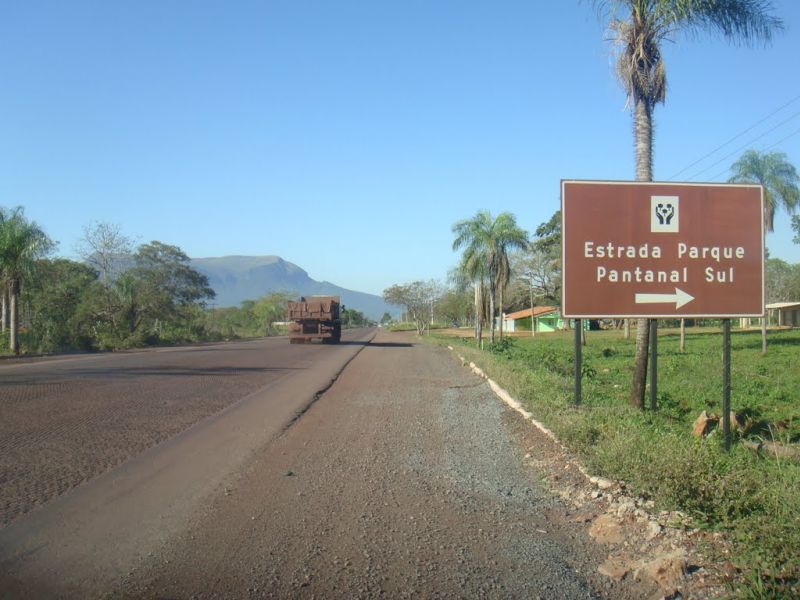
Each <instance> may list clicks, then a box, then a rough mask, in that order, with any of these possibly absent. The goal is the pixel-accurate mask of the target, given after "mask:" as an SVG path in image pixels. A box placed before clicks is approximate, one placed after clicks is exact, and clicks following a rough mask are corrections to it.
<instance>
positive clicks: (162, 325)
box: [0, 207, 369, 354]
mask: <svg viewBox="0 0 800 600" xmlns="http://www.w3.org/2000/svg"><path fill="white" fill-rule="evenodd" d="M55 247H56V244H55V243H54V242H53V241H52V240H51V239H50V238H49V237H48V236H47V234H46V233H45V232H44V230H43V229H42V228H41V227H40V226H39V225H38V224H37V223H36V222H35V221H32V220H30V219H28V218H27V217H26V215H25V211H24V209H23V208H21V207H17V208H13V209H6V208H2V207H0V343H2V347H4V348H8V350H9V351H10V352H11V353H14V354H19V353H20V352H30V353H47V352H61V351H69V350H85V351H99V350H118V349H124V348H134V347H141V346H150V345H160V344H178V343H187V342H196V341H216V340H223V339H232V338H239V337H256V336H264V335H275V334H279V333H283V332H284V331H283V329H282V327H281V326H280V325H278V324H277V323H280V322H282V321H284V320H285V318H286V302H287V300H289V299H290V298H291V297H292V296H291V294H289V293H288V292H275V293H269V294H266V295H265V296H264V297H262V298H259V299H256V300H246V301H244V302H243V303H242V304H241V305H240V306H239V307H229V308H210V307H209V306H208V303H209V302H210V301H212V300H213V299H214V296H215V293H214V290H213V289H212V288H211V286H210V285H209V281H208V278H207V277H206V276H205V275H203V274H202V273H200V272H198V271H196V270H195V269H193V268H192V267H191V264H190V259H189V257H188V256H187V255H186V254H185V253H184V252H183V250H181V249H180V248H179V247H177V246H173V245H170V244H166V243H164V242H160V241H155V240H154V241H151V242H148V243H143V244H139V245H135V244H134V243H133V241H132V240H131V239H130V238H129V237H127V236H125V235H124V234H123V233H122V232H121V231H120V228H119V226H117V225H112V224H107V223H95V224H93V225H90V226H87V227H86V228H85V229H84V234H83V237H82V239H81V241H80V244H79V246H78V248H77V253H78V255H79V256H80V258H81V260H80V261H77V260H70V259H66V258H51V257H50V255H51V254H52V252H53V250H54V249H55ZM343 318H344V319H346V325H352V326H363V325H364V324H366V323H368V322H369V319H367V318H366V317H365V316H364V315H363V314H362V313H360V312H359V311H355V310H352V309H347V310H346V311H345V314H344V315H343ZM0 351H1V350H0Z"/></svg>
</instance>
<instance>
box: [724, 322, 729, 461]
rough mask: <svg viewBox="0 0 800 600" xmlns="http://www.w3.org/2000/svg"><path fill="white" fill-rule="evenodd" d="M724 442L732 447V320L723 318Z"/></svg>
mask: <svg viewBox="0 0 800 600" xmlns="http://www.w3.org/2000/svg"><path fill="white" fill-rule="evenodd" d="M722 444H723V446H724V447H725V450H726V451H727V450H730V448H731V320H730V319H722Z"/></svg>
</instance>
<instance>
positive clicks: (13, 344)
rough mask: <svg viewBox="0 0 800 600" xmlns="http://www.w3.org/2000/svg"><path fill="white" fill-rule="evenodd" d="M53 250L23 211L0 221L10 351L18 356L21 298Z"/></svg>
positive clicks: (0, 260)
mask: <svg viewBox="0 0 800 600" xmlns="http://www.w3.org/2000/svg"><path fill="white" fill-rule="evenodd" d="M52 247H53V243H52V242H51V241H50V238H48V237H47V235H46V234H45V233H44V232H43V231H42V230H41V229H40V228H39V226H38V225H37V224H36V223H34V222H33V221H28V220H27V219H26V218H25V215H24V212H23V210H22V208H21V207H18V208H16V209H14V210H12V211H7V212H6V214H5V215H4V218H3V219H2V221H0V273H2V278H3V281H4V282H5V286H4V287H5V289H6V290H7V293H8V303H9V307H8V312H9V349H10V350H11V351H12V352H13V353H14V354H19V294H20V289H21V287H22V282H23V281H24V280H25V279H27V278H28V277H29V275H30V274H31V272H32V271H33V269H34V266H35V263H36V260H37V259H39V258H41V257H42V256H44V255H45V254H47V253H48V252H49V251H50V249H51V248H52Z"/></svg>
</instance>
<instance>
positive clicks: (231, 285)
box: [191, 256, 397, 320]
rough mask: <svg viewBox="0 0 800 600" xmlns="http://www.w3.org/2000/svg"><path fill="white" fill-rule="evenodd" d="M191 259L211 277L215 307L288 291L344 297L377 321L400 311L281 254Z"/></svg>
mask: <svg viewBox="0 0 800 600" xmlns="http://www.w3.org/2000/svg"><path fill="white" fill-rule="evenodd" d="M191 261H192V267H193V268H194V269H196V270H198V271H200V272H201V273H203V274H204V275H205V276H206V277H208V281H209V283H210V284H211V287H212V288H214V291H215V292H216V293H217V297H216V298H215V299H214V305H215V306H219V307H223V306H239V304H241V303H242V301H244V300H256V299H257V298H260V297H261V296H264V295H265V294H268V293H270V292H279V291H287V292H292V293H294V294H297V295H298V296H313V295H329V296H340V297H341V300H342V303H343V304H344V305H345V306H346V307H347V308H353V309H355V310H359V311H361V312H363V313H364V314H365V315H366V316H368V317H370V318H371V319H375V320H378V319H380V318H381V317H382V316H383V313H384V312H388V313H390V314H396V313H397V308H396V307H393V306H390V305H388V304H386V302H384V301H383V298H381V297H380V296H375V295H373V294H365V293H363V292H356V291H353V290H347V289H344V288H341V287H339V286H338V285H334V284H332V283H330V282H328V281H315V280H314V279H311V277H309V276H308V273H306V272H305V271H304V270H303V269H301V268H300V267H298V266H297V265H295V264H292V263H290V262H288V261H285V260H283V259H282V258H281V257H280V256H220V257H216V258H193V259H191Z"/></svg>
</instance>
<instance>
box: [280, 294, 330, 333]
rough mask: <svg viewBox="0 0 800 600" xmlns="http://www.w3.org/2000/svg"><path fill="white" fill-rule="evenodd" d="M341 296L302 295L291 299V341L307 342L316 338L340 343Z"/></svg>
mask: <svg viewBox="0 0 800 600" xmlns="http://www.w3.org/2000/svg"><path fill="white" fill-rule="evenodd" d="M339 311H340V303H339V296H301V297H300V300H299V301H296V302H295V301H293V300H289V307H288V317H289V319H288V320H289V321H290V323H289V343H291V344H305V343H306V342H310V341H311V340H313V339H314V338H318V339H320V340H322V343H323V344H338V343H339V341H340V340H341V338H342V321H341V317H340V313H339Z"/></svg>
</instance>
